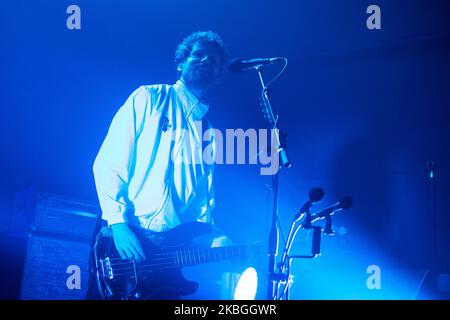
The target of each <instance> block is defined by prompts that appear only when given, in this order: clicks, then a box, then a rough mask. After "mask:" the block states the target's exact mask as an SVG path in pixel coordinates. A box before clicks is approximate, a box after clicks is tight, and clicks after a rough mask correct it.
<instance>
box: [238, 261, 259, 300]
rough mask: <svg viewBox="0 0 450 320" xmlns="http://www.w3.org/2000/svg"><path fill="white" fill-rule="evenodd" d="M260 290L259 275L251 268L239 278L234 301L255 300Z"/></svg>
mask: <svg viewBox="0 0 450 320" xmlns="http://www.w3.org/2000/svg"><path fill="white" fill-rule="evenodd" d="M257 289H258V274H257V272H256V270H255V268H252V267H249V268H247V269H245V271H244V272H243V273H242V274H241V276H240V277H239V280H238V282H237V284H236V289H235V290H234V300H254V299H255V296H256V290H257Z"/></svg>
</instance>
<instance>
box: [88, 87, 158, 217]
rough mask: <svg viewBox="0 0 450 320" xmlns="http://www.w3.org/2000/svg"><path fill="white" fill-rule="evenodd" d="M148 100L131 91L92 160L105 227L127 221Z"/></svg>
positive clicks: (143, 91) (141, 92)
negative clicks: (130, 192) (136, 156)
mask: <svg viewBox="0 0 450 320" xmlns="http://www.w3.org/2000/svg"><path fill="white" fill-rule="evenodd" d="M149 101H150V98H149V93H148V91H147V90H146V89H145V87H144V86H141V87H139V88H138V89H137V90H135V91H134V92H133V93H132V94H131V95H130V97H129V98H128V99H127V101H126V102H125V104H124V105H123V106H122V107H121V108H120V109H119V110H118V111H117V113H116V115H115V116H114V118H113V120H112V122H111V125H110V127H109V130H108V133H107V135H106V138H105V140H104V141H103V144H102V145H101V147H100V150H99V152H98V154H97V157H96V158H95V161H94V165H93V173H94V179H95V186H96V189H97V195H98V199H99V202H100V206H101V209H102V218H103V219H104V220H106V221H107V222H108V224H109V225H111V224H115V223H121V222H127V217H126V213H127V209H129V208H128V207H127V205H128V203H129V201H128V184H129V181H130V179H131V178H132V175H133V168H134V164H135V146H136V139H137V138H138V134H139V128H140V126H141V123H142V117H143V114H144V113H145V112H143V110H145V109H146V108H147V107H148V104H149Z"/></svg>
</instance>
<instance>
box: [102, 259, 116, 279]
mask: <svg viewBox="0 0 450 320" xmlns="http://www.w3.org/2000/svg"><path fill="white" fill-rule="evenodd" d="M100 266H101V268H102V275H103V277H105V278H107V279H109V280H111V279H114V273H113V269H112V267H111V261H110V260H109V257H106V258H105V259H100Z"/></svg>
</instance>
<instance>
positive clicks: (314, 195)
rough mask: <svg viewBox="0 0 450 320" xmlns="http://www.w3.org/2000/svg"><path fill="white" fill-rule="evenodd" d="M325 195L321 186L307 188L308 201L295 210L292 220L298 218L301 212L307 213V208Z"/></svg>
mask: <svg viewBox="0 0 450 320" xmlns="http://www.w3.org/2000/svg"><path fill="white" fill-rule="evenodd" d="M324 195H325V192H324V191H323V189H322V188H319V187H315V188H312V189H311V190H309V195H308V196H309V199H308V201H306V202H305V203H304V204H303V206H302V207H301V208H300V210H299V211H298V212H297V214H296V215H295V217H294V220H297V219H299V218H300V216H301V215H302V214H303V213H309V209H310V208H311V207H312V206H313V205H314V204H316V203H317V202H319V201H320V200H322V199H323V197H324Z"/></svg>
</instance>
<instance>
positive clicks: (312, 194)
mask: <svg viewBox="0 0 450 320" xmlns="http://www.w3.org/2000/svg"><path fill="white" fill-rule="evenodd" d="M324 195H325V192H324V191H323V189H322V188H319V187H315V188H312V189H311V190H309V200H310V201H311V202H319V201H320V200H322V199H323V196H324Z"/></svg>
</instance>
